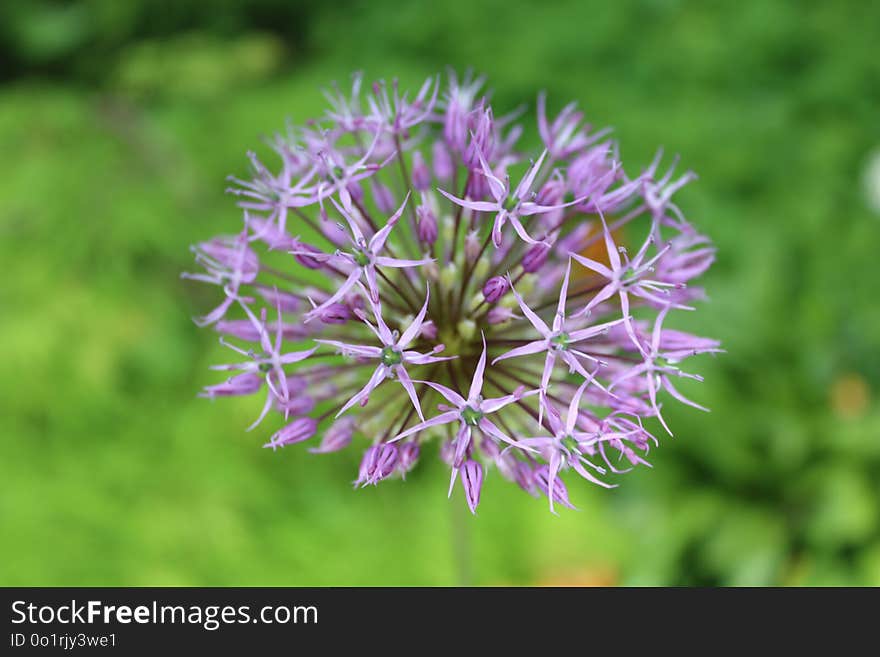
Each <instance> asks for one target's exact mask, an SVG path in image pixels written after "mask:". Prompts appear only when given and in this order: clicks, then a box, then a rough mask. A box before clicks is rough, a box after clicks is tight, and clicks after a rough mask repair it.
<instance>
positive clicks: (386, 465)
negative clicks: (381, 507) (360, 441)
mask: <svg viewBox="0 0 880 657" xmlns="http://www.w3.org/2000/svg"><path fill="white" fill-rule="evenodd" d="M397 458H398V450H397V445H391V444H389V443H379V444H378V445H373V446H372V447H370V448H369V449H367V451H366V452H364V457H363V459H361V467H360V469H359V471H358V478H357V481H356V482H355V486H357V485H360V486H366V485H367V484H372V485H374V486H375V485H376V484H377V483H379V482H380V481H382V480H383V479H385V478H386V477H387V476H388V475H390V474H391V473H392V472H394V468H395V467H396V466H397Z"/></svg>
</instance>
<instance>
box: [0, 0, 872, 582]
mask: <svg viewBox="0 0 880 657" xmlns="http://www.w3.org/2000/svg"><path fill="white" fill-rule="evenodd" d="M878 28H880V3H876V2H870V1H868V0H865V1H864V2H859V1H856V0H850V1H841V2H809V1H804V2H768V1H764V0H751V1H749V2H729V3H726V2H683V1H682V2H679V1H674V0H652V1H645V2H637V1H635V0H620V1H618V2H615V3H605V2H598V1H596V2H586V1H584V0H569V1H566V2H558V3H544V4H542V5H540V6H534V7H526V6H525V4H523V5H522V6H520V5H519V4H517V3H511V2H477V1H474V0H467V1H463V0H450V1H448V2H445V3H441V4H437V3H432V2H410V3H400V2H397V1H392V0H374V1H372V2H361V3H338V4H333V3H307V2H305V1H303V0H298V1H295V2H290V1H284V0H258V1H253V2H243V1H239V0H215V1H214V2H210V3H208V2H199V1H197V0H174V1H172V0H164V1H150V0H127V1H126V2H118V1H116V0H83V1H81V2H50V1H49V0H4V2H2V3H0V155H2V157H0V263H2V282H0V345H2V347H0V348H2V363H3V364H2V373H3V376H2V377H0V435H2V441H0V468H2V469H0V474H2V482H3V484H2V493H0V535H2V537H3V539H2V542H0V584H3V585H363V584H379V585H382V584H387V585H410V584H419V585H445V584H453V583H455V582H456V567H455V565H454V559H453V549H452V543H451V540H450V525H451V523H453V522H454V521H453V519H452V512H453V510H454V511H456V512H457V511H458V510H459V507H463V506H464V502H463V500H462V499H461V498H460V492H457V493H456V498H455V499H454V500H453V502H452V504H450V503H449V502H448V501H447V500H446V485H445V481H446V479H447V474H446V472H445V471H444V469H443V468H442V467H441V465H440V464H439V463H435V461H436V459H434V458H433V455H430V456H429V457H428V458H424V459H423V463H422V465H421V467H420V468H419V469H418V470H417V471H416V472H414V473H413V474H412V475H411V476H410V477H409V478H408V481H407V482H406V483H402V482H400V481H392V482H385V483H383V484H382V485H380V486H379V487H377V488H375V489H372V488H371V489H369V490H362V491H353V490H352V488H351V486H350V482H351V481H352V479H353V478H354V475H355V472H356V468H357V462H358V460H359V453H360V450H348V451H347V452H344V453H341V454H336V455H331V456H323V457H318V456H312V455H310V454H308V453H307V452H306V451H305V449H304V448H302V447H294V448H289V449H285V450H281V451H280V452H277V453H273V452H271V451H269V450H264V449H261V448H260V445H261V438H262V437H263V436H262V435H253V434H246V433H245V431H244V428H245V426H247V424H248V423H249V422H250V421H251V419H252V418H253V417H254V415H255V413H256V412H257V411H258V408H257V407H256V406H254V404H255V403H257V405H259V403H258V402H255V400H251V399H245V400H221V401H219V402H217V403H210V402H208V401H206V400H201V399H197V398H196V397H195V393H196V392H197V391H198V389H199V388H200V387H201V386H203V385H205V384H207V383H211V382H214V381H216V380H217V377H216V376H213V375H212V374H211V373H210V372H208V370H207V366H208V365H209V364H212V363H216V362H223V359H224V358H225V357H226V355H225V354H223V351H222V348H221V347H219V346H218V345H217V344H216V340H215V338H214V336H213V335H212V333H211V332H209V331H200V330H198V329H197V328H196V327H195V326H194V325H193V324H192V322H191V321H190V317H191V315H193V314H194V313H195V312H196V311H197V310H198V309H204V308H205V307H206V300H207V296H206V297H205V298H196V297H194V296H193V295H194V294H195V293H194V292H193V286H185V285H183V284H182V283H181V281H180V280H179V278H178V276H179V273H180V272H181V271H182V270H184V269H187V268H188V267H190V254H189V252H188V250H187V247H188V245H189V244H190V243H193V242H195V241H197V240H201V239H205V238H207V237H209V236H212V235H214V234H216V233H219V232H228V231H232V230H234V229H235V228H236V227H237V226H238V222H239V215H238V212H237V210H236V209H235V205H234V201H233V200H232V199H231V198H230V197H228V196H226V195H224V193H223V189H224V187H225V183H224V177H225V176H226V175H227V174H229V173H234V174H243V173H245V172H246V158H245V157H244V154H245V151H246V150H247V149H249V148H257V150H260V138H261V136H263V135H266V134H269V133H271V132H272V131H273V130H275V129H278V128H281V127H282V126H283V122H284V120H285V118H286V117H292V118H293V119H295V120H304V119H306V118H309V117H312V116H317V115H319V114H320V112H321V111H322V109H323V98H322V97H321V94H320V93H319V91H320V88H321V87H323V86H325V85H326V84H327V83H329V82H330V81H331V80H333V79H336V80H339V81H341V82H346V81H347V79H348V76H349V74H350V73H351V71H352V70H355V69H363V70H365V71H366V73H367V76H368V77H369V78H371V79H374V78H379V77H386V78H390V77H394V76H398V77H400V78H401V81H402V82H403V83H405V84H409V85H412V84H415V83H417V82H419V81H421V80H422V79H423V78H424V77H426V76H428V75H430V74H433V73H435V72H437V71H440V70H442V69H443V67H445V66H446V65H452V66H454V67H456V68H458V69H459V70H462V69H464V68H465V67H467V66H472V67H474V68H475V69H476V70H478V71H482V72H485V73H487V74H488V75H489V79H490V84H491V86H493V87H494V89H495V96H494V100H495V104H496V107H499V108H512V107H514V106H516V105H518V104H520V103H522V102H529V103H530V104H531V106H530V110H529V111H530V112H532V110H533V104H534V97H535V94H536V93H537V91H538V90H540V89H547V90H548V92H549V94H550V102H551V106H552V107H554V108H557V109H558V108H559V107H561V105H562V104H563V103H564V102H565V101H567V100H569V99H576V100H578V101H579V102H580V104H581V106H582V107H584V108H585V109H586V111H587V113H588V116H589V118H590V120H591V121H592V122H593V123H594V124H597V125H614V126H615V127H616V134H617V137H618V139H619V140H620V142H621V147H622V153H623V156H624V162H625V163H627V165H628V167H629V168H630V169H631V170H633V171H637V170H638V168H639V167H641V166H644V165H646V164H647V163H648V162H649V160H650V158H651V156H652V154H653V153H654V150H655V148H656V147H657V146H659V145H663V146H665V147H666V149H667V152H673V153H680V154H681V155H682V158H683V162H684V166H685V167H690V168H693V169H694V170H696V171H697V172H698V173H699V174H700V176H701V179H700V180H699V181H698V182H697V183H695V184H693V185H690V186H688V187H687V188H686V189H685V190H684V191H683V192H682V193H681V194H680V197H679V199H680V204H681V205H682V207H683V209H684V210H685V212H686V214H687V215H688V216H689V217H690V218H691V219H692V220H693V222H694V223H695V224H696V225H697V226H698V227H699V228H701V229H702V230H703V231H705V232H707V233H708V234H709V235H710V236H711V237H712V238H713V239H714V240H715V241H716V243H717V245H718V248H719V256H718V262H717V265H716V266H715V267H714V269H713V270H712V271H711V272H710V275H709V276H708V279H707V280H706V286H707V288H708V291H709V294H710V297H711V299H712V301H711V303H709V304H706V305H704V306H703V307H702V308H701V309H700V312H698V313H693V314H690V315H687V316H686V317H683V318H680V324H679V326H681V327H682V328H686V329H689V330H692V331H696V332H702V333H705V334H707V335H711V336H715V337H718V338H720V339H721V340H722V341H723V343H724V346H725V347H726V348H727V349H728V353H727V354H725V355H723V356H720V357H718V358H715V359H713V358H710V357H703V359H702V360H701V361H700V363H699V366H698V369H699V371H700V372H701V373H702V374H704V375H705V377H706V383H705V384H704V385H702V386H701V387H699V388H698V389H696V390H695V391H694V392H695V396H696V397H697V399H698V400H699V401H700V402H702V403H705V404H707V405H708V406H710V407H711V408H712V409H713V412H712V413H711V414H708V415H704V414H700V413H698V412H697V411H692V410H690V409H687V408H684V407H682V408H674V409H672V408H671V409H670V410H669V413H668V419H669V420H670V422H671V425H672V426H673V428H674V429H675V430H676V437H675V438H674V439H667V440H665V443H664V444H663V445H662V446H661V448H660V449H658V450H656V451H654V452H653V453H652V455H653V464H654V468H653V469H647V468H643V469H641V470H639V471H636V472H635V473H633V474H630V475H628V476H627V477H626V478H624V479H623V480H622V483H623V485H622V486H621V487H620V488H618V489H616V490H614V491H605V490H601V489H598V488H590V487H588V486H586V485H585V484H582V483H577V484H575V483H574V482H572V484H571V486H570V488H571V493H572V497H573V500H574V502H575V503H576V504H578V506H579V507H580V509H581V510H580V511H578V512H565V513H563V514H562V515H561V516H560V517H555V516H552V515H550V514H549V513H548V511H547V508H546V504H545V501H537V500H533V499H531V498H529V497H528V496H526V495H524V494H523V493H521V492H520V491H519V490H518V489H516V488H515V487H514V486H512V485H510V484H508V483H506V482H503V481H501V480H500V478H499V477H498V476H497V473H494V472H493V473H492V474H490V476H489V477H488V480H487V484H486V488H485V490H484V494H483V502H482V504H481V506H480V513H479V516H478V517H476V518H467V520H466V525H467V530H468V531H469V532H470V537H471V538H470V540H471V542H472V546H473V547H472V566H473V573H474V580H473V581H474V582H475V583H478V584H677V585H692V584H702V585H716V584H729V585H746V584H748V585H765V584H783V585H801V584H803V585H831V584H834V585H841V584H857V585H858V584H873V585H880V405H878V402H877V398H878V394H880V303H878V290H880V285H878V275H877V253H878V249H880V216H878V212H880V209H876V208H875V209H872V208H871V207H870V204H869V203H868V200H867V199H868V194H867V193H866V186H869V185H870V184H871V183H870V180H869V179H870V176H869V175H868V174H866V171H867V170H868V168H869V161H870V158H871V153H872V152H876V149H877V148H878V147H880V111H878V110H880V56H878V48H877V43H878V37H880V34H878ZM531 116H533V114H531ZM527 139H528V140H531V141H532V142H533V143H535V142H536V135H535V132H534V131H532V133H531V134H529V135H528V136H527ZM873 185H874V187H875V189H876V187H878V186H880V180H876V174H875V180H874V182H873ZM206 294H210V292H208V293H206Z"/></svg>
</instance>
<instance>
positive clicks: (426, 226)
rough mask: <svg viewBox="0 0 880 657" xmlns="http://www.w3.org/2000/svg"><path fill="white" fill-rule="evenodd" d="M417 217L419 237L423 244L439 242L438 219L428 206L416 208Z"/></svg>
mask: <svg viewBox="0 0 880 657" xmlns="http://www.w3.org/2000/svg"><path fill="white" fill-rule="evenodd" d="M416 216H417V217H418V219H419V223H418V235H419V241H420V242H421V243H422V244H433V243H434V242H436V241H437V217H436V215H435V214H434V212H433V210H431V208H430V207H428V206H427V205H420V206H419V207H417V208H416Z"/></svg>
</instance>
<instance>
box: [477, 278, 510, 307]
mask: <svg viewBox="0 0 880 657" xmlns="http://www.w3.org/2000/svg"><path fill="white" fill-rule="evenodd" d="M506 292H507V279H506V278H504V277H503V276H493V277H492V278H490V279H489V280H488V281H486V283H485V284H484V285H483V298H484V299H485V300H486V303H495V302H496V301H498V299H500V298H501V297H503V296H504V294H505V293H506Z"/></svg>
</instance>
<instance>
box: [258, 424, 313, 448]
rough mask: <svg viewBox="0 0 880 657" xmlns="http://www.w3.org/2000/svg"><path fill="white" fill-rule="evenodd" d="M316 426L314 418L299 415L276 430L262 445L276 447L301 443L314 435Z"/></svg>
mask: <svg viewBox="0 0 880 657" xmlns="http://www.w3.org/2000/svg"><path fill="white" fill-rule="evenodd" d="M317 428H318V423H317V422H316V421H315V419H314V418H310V417H299V418H297V419H295V420H294V421H293V422H291V423H290V424H288V425H287V426H286V427H283V428H281V429H279V430H278V431H276V432H275V433H274V434H273V435H272V437H271V438H270V439H269V442H268V443H266V444H265V445H263V447H271V448H272V449H276V448H278V447H284V446H285V445H293V444H294V443H301V442H302V441H304V440H308V439H309V438H311V437H312V436H314V435H315V430H316V429H317Z"/></svg>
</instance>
